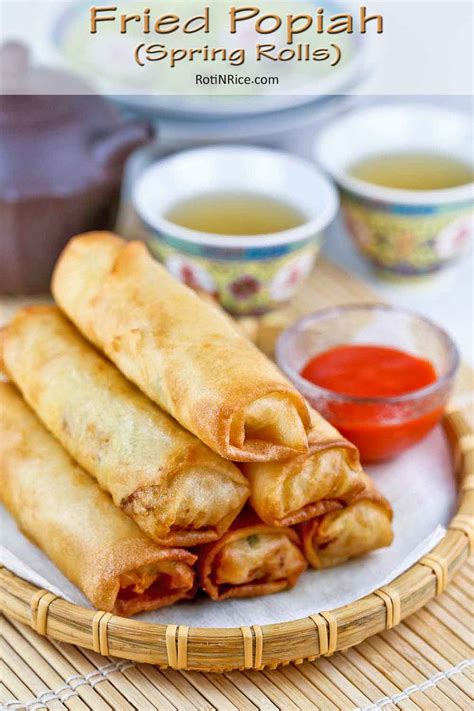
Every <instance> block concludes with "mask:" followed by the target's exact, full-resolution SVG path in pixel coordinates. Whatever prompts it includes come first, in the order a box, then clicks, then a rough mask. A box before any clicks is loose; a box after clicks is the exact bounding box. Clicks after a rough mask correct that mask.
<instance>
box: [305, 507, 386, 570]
mask: <svg viewBox="0 0 474 711" xmlns="http://www.w3.org/2000/svg"><path fill="white" fill-rule="evenodd" d="M303 525H304V526H306V525H308V526H310V527H311V528H309V531H310V537H307V540H306V541H305V543H304V546H305V551H306V552H307V557H308V559H309V561H310V563H311V565H312V566H313V567H315V568H316V567H317V568H325V567H329V566H332V565H339V564H340V563H344V562H345V561H347V560H349V559H351V558H354V557H356V556H361V555H364V554H366V553H369V552H370V551H373V550H376V549H377V548H383V547H385V546H388V545H390V543H391V542H392V538H393V534H392V531H391V527H390V517H389V516H387V512H386V510H385V509H382V508H381V507H380V505H379V504H377V503H376V502H373V501H368V500H362V501H358V502H356V503H354V504H353V505H351V506H348V507H346V508H345V509H343V510H342V511H335V512H332V513H329V514H327V515H326V516H321V517H320V518H318V519H315V520H314V521H313V522H309V523H308V524H303ZM308 546H310V549H309V550H308Z"/></svg>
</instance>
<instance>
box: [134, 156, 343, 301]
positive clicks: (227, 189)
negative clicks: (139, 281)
mask: <svg viewBox="0 0 474 711" xmlns="http://www.w3.org/2000/svg"><path fill="white" fill-rule="evenodd" d="M219 192H222V193H227V194H229V193H232V192H235V194H242V193H257V194H263V195H268V196H269V197H271V198H273V199H277V200H281V201H283V202H285V203H287V204H290V205H292V206H294V207H295V208H296V209H298V210H299V211H300V212H301V213H302V214H303V215H304V216H305V218H306V219H305V221H304V222H303V224H301V225H299V226H297V227H294V228H292V229H288V230H285V231H282V232H275V233H273V234H265V235H262V234H259V235H252V236H247V235H238V236H237V235H232V236H230V235H229V236H227V235H218V234H211V233H205V232H198V231H195V230H191V229H188V228H184V227H181V226H178V225H176V224H174V223H173V222H170V221H169V220H167V219H166V218H165V217H164V216H165V215H166V214H167V212H168V211H169V210H170V208H171V207H172V206H174V205H175V204H176V203H178V202H180V201H182V200H186V199H188V198H191V197H193V196H196V199H199V195H202V194H204V193H210V194H215V193H219ZM132 199H133V203H134V207H135V211H136V213H137V215H138V218H139V220H140V221H141V227H142V229H144V230H145V232H146V236H147V240H148V245H149V248H150V250H151V252H152V253H153V254H154V255H155V256H156V257H157V258H158V259H160V261H162V262H163V263H164V264H165V266H166V267H167V269H169V271H170V272H171V273H172V274H174V275H175V276H176V277H177V278H178V279H180V280H181V281H183V282H185V283H186V284H188V285H189V286H191V287H193V288H196V289H200V290H203V291H206V292H208V293H209V294H212V295H213V296H215V297H216V298H217V299H218V300H219V302H220V303H221V304H222V306H224V308H226V309H227V310H228V311H231V312H233V313H235V314H258V313H264V312H265V311H268V310H270V309H272V308H275V307H278V306H280V305H282V304H283V303H285V302H286V301H288V300H289V299H290V298H291V297H292V296H293V294H294V292H295V290H296V288H297V287H298V286H299V284H300V283H301V282H302V281H303V279H304V278H305V277H306V276H307V275H308V274H309V272H310V271H311V269H312V267H313V264H314V262H315V259H316V256H317V253H318V250H319V247H320V244H321V241H322V231H323V230H324V229H325V228H326V227H327V225H328V224H329V223H330V222H331V221H332V219H333V218H334V216H335V214H336V212H337V209H338V198H337V192H336V190H335V188H334V187H333V186H332V184H331V183H330V182H329V181H328V180H327V179H326V178H325V177H324V176H323V175H322V173H321V172H320V171H319V170H318V169H317V168H316V167H315V166H314V165H312V164H311V163H309V162H306V161H304V160H302V159H300V158H297V157H295V156H292V155H289V154H286V153H281V152H278V151H272V150H268V149H263V148H257V147H252V146H210V147H207V148H198V149H194V150H190V151H184V152H182V153H177V154H175V155H173V156H171V157H169V158H165V159H163V160H161V161H159V162H157V163H154V164H153V165H151V166H150V167H149V168H147V169H146V170H145V171H144V172H143V174H142V175H141V176H140V177H139V179H138V180H137V183H136V185H135V188H134V191H133V197H132Z"/></svg>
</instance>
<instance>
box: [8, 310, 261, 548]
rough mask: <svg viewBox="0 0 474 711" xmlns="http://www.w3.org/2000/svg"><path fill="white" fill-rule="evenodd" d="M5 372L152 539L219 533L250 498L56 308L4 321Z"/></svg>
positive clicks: (175, 540)
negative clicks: (6, 323) (8, 322)
mask: <svg viewBox="0 0 474 711" xmlns="http://www.w3.org/2000/svg"><path fill="white" fill-rule="evenodd" d="M0 343H1V348H0V351H1V353H2V355H3V363H4V368H5V370H6V372H7V374H8V375H9V377H10V378H11V379H12V380H13V381H14V382H15V384H16V385H17V386H18V387H19V389H20V390H21V392H22V394H23V396H24V398H25V400H26V401H27V402H28V403H29V405H30V406H31V407H32V408H33V410H34V411H35V412H36V414H37V415H38V416H39V417H40V419H41V420H42V422H43V423H44V424H45V425H46V427H47V428H48V429H49V431H50V432H52V434H53V435H54V436H55V437H56V438H57V439H58V440H59V441H60V442H61V444H62V445H63V446H64V448H65V449H66V450H67V451H68V452H69V454H71V456H72V457H74V459H75V460H76V461H77V462H78V463H79V464H80V465H81V466H82V467H84V469H85V470H86V471H87V472H89V473H90V474H92V475H93V476H94V477H95V478H96V479H97V481H98V482H99V484H100V486H101V487H102V488H103V489H105V490H106V491H108V492H109V493H110V494H111V495H112V498H113V500H114V503H115V504H116V505H117V506H119V507H120V508H121V509H122V510H123V511H124V512H125V513H127V514H128V515H129V516H130V517H131V518H133V519H134V521H135V522H136V523H137V524H138V525H139V526H140V528H142V529H143V531H145V533H147V534H148V535H149V536H150V537H151V538H153V540H154V541H156V542H158V543H162V544H164V545H179V546H194V545H197V544H198V543H206V542H208V541H213V540H216V539H217V538H219V537H220V536H221V535H222V534H223V533H224V532H225V531H226V530H227V528H228V527H229V525H230V524H231V522H232V521H233V519H234V518H235V517H236V516H237V514H238V513H239V511H240V510H241V509H242V507H243V505H244V503H245V501H246V499H247V498H248V494H249V486H248V483H247V481H246V479H245V477H244V476H243V474H242V473H241V472H240V471H239V470H238V468H237V467H236V466H235V465H234V464H232V463H231V462H228V461H225V460H224V459H222V458H221V457H219V456H218V455H217V454H215V452H213V451H212V450H210V449H209V448H208V447H206V445H205V444H203V443H202V442H200V441H199V440H198V439H197V438H196V437H194V436H193V435H192V434H190V433H189V432H187V431H186V430H184V429H183V428H182V427H181V426H180V425H179V424H178V423H177V422H175V421H174V420H173V419H172V418H171V417H169V415H167V414H165V413H164V412H163V411H162V410H160V409H159V408H158V407H157V406H156V405H155V404H154V403H152V402H150V400H148V398H147V397H145V396H144V395H143V394H142V393H141V392H140V391H139V390H137V389H136V388H135V386H134V385H132V383H130V382H129V381H128V380H126V378H124V376H123V375H122V374H121V373H120V372H119V371H118V370H117V369H116V368H115V366H114V365H112V363H110V362H109V361H107V360H106V359H105V358H104V357H103V356H102V355H101V354H99V353H98V352H97V351H96V350H95V349H94V348H93V346H91V345H90V344H89V343H88V342H87V341H85V340H84V339H83V338H82V336H81V335H80V334H79V333H78V332H77V331H76V329H75V328H74V327H73V326H72V324H71V323H70V322H69V321H67V319H66V318H65V317H64V316H63V315H62V314H61V312H60V311H59V309H57V308H56V307H54V306H34V307H29V308H26V309H22V310H21V311H19V312H18V313H17V315H16V316H15V318H14V319H13V321H12V322H11V323H10V325H9V326H7V327H6V328H5V329H4V331H3V333H2V338H1V341H0Z"/></svg>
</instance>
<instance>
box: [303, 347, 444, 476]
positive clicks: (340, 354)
mask: <svg viewBox="0 0 474 711" xmlns="http://www.w3.org/2000/svg"><path fill="white" fill-rule="evenodd" d="M301 376H302V377H303V378H305V379H306V380H308V381H310V382H311V383H314V384H315V385H317V386H319V387H321V388H325V389H326V390H330V391H331V392H333V393H338V394H340V395H343V396H346V397H347V398H354V400H350V399H345V398H343V397H342V398H337V396H336V397H335V398H334V399H333V400H330V402H329V403H327V405H326V411H325V412H324V415H325V416H326V418H327V419H328V420H329V421H330V422H331V423H332V424H333V425H334V426H335V427H337V429H338V430H339V431H340V432H341V433H342V434H343V435H344V436H345V437H347V439H348V440H350V441H351V442H353V443H354V444H355V445H356V446H357V447H358V448H359V451H360V454H361V458H362V459H363V460H364V461H368V462H370V461H378V460H383V459H388V458H390V457H393V456H395V455H397V454H399V453H400V452H402V451H403V450H405V449H407V448H408V447H410V446H411V445H412V444H415V442H418V440H420V439H421V438H422V437H424V435H425V434H427V432H429V430H430V429H431V428H432V427H433V426H434V425H435V424H436V423H437V422H438V421H439V420H440V419H441V416H442V414H443V408H442V407H440V403H439V402H434V403H433V405H434V407H433V409H432V410H429V411H428V412H426V411H425V410H423V412H422V413H421V412H420V413H417V407H416V399H415V400H414V399H412V398H407V400H406V401H404V400H403V399H402V400H399V401H395V402H394V401H391V400H390V398H396V397H399V396H403V395H407V394H408V393H414V392H415V391H417V390H421V389H422V388H425V387H426V386H428V385H431V384H432V383H434V382H436V380H437V375H436V371H435V369H434V367H433V365H432V363H431V362H430V361H429V360H425V359H424V358H418V357H417V356H413V355H410V354H409V353H405V352H404V351H400V350H397V349H396V348H387V347H385V346H375V345H342V346H337V347H335V348H331V349H329V350H327V351H324V352H323V353H319V354H318V355H317V356H315V357H314V358H312V359H311V360H310V361H308V363H307V364H306V365H305V367H304V368H303V369H302V371H301ZM364 398H368V400H366V401H364ZM378 398H380V400H378Z"/></svg>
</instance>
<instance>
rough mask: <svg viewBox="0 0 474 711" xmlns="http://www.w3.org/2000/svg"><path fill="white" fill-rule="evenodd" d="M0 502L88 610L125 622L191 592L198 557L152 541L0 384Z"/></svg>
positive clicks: (7, 387) (9, 388) (13, 391)
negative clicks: (87, 603) (81, 595)
mask: <svg viewBox="0 0 474 711" xmlns="http://www.w3.org/2000/svg"><path fill="white" fill-rule="evenodd" d="M0 413H1V426H0V478H1V489H0V497H1V501H2V503H3V504H4V505H5V507H6V508H7V509H8V510H9V511H10V513H11V514H12V516H13V517H14V519H15V520H16V522H17V524H18V526H19V527H20V529H21V530H22V532H23V533H24V534H25V535H26V536H28V538H30V539H31V541H32V542H33V543H35V544H36V545H37V546H38V547H39V548H41V549H42V550H43V551H44V552H45V553H46V555H48V556H49V558H50V559H51V560H52V561H53V563H55V565H56V566H57V567H58V568H59V570H60V571H61V572H62V573H63V574H64V575H65V576H66V577H67V578H69V580H71V582H72V583H74V584H75V585H77V587H78V588H80V589H81V590H82V592H83V593H84V595H85V596H86V597H87V598H88V599H89V600H90V602H91V603H92V605H93V606H94V607H96V608H97V609H100V610H105V611H106V612H115V613H116V614H118V615H122V616H125V617H128V616H129V615H133V614H136V613H137V612H141V611H143V610H154V609H157V608H159V607H164V606H165V605H171V604H172V603H173V602H176V601H177V600H181V599H183V598H190V597H193V595H194V590H195V574H194V571H193V569H192V567H191V566H192V565H193V563H194V562H195V560H196V557H195V556H194V555H192V554H191V553H189V551H185V550H181V549H179V548H163V547H160V546H158V545H156V543H153V541H151V540H150V539H149V538H148V537H147V536H145V534H144V533H143V532H142V531H141V530H140V529H139V528H138V526H137V525H136V524H135V523H134V522H133V521H132V520H131V519H129V518H128V517H127V516H126V515H125V514H124V513H122V511H120V509H118V508H117V507H116V506H114V504H113V502H112V500H111V499H110V497H109V496H108V495H107V494H106V493H105V492H104V491H102V490H101V489H100V487H99V486H98V484H97V483H96V482H95V481H94V480H93V479H92V478H91V477H90V476H89V475H88V474H86V472H85V471H84V470H83V469H81V468H80V467H79V466H78V465H77V464H76V463H75V462H73V460H72V459H71V458H70V457H69V455H68V454H67V453H66V452H65V451H64V449H63V448H62V447H61V445H60V444H59V442H57V441H56V440H55V439H54V438H53V437H52V435H50V434H49V432H48V431H47V430H46V429H45V428H44V427H43V425H42V424H41V422H40V421H39V420H38V419H37V417H36V415H35V414H34V413H33V412H32V411H31V410H30V409H29V407H28V406H27V405H26V403H25V402H24V401H23V399H22V398H21V395H20V394H19V392H18V391H17V390H16V389H15V388H14V387H13V386H12V385H9V384H7V383H2V382H0Z"/></svg>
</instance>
